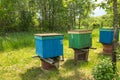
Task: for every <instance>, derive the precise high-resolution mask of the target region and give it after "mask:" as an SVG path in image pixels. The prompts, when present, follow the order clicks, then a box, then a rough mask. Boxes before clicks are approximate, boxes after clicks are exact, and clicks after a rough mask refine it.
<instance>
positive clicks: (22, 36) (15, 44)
mask: <svg viewBox="0 0 120 80" xmlns="http://www.w3.org/2000/svg"><path fill="white" fill-rule="evenodd" d="M28 46H29V47H33V46H34V37H33V35H32V33H28V32H21V33H15V34H14V33H10V34H9V35H7V36H6V37H0V50H4V51H6V50H7V51H8V50H9V51H11V50H14V49H20V48H24V47H28Z"/></svg>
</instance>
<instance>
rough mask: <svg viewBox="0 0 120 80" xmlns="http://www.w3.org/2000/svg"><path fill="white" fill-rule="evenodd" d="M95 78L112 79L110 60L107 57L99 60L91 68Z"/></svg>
mask: <svg viewBox="0 0 120 80" xmlns="http://www.w3.org/2000/svg"><path fill="white" fill-rule="evenodd" d="M92 74H93V76H94V79H95V80H112V79H113V78H114V72H113V66H112V62H111V60H110V59H109V58H106V59H103V60H101V61H100V62H99V63H98V64H97V66H95V67H94V68H93V70H92Z"/></svg>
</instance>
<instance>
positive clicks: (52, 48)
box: [35, 33, 63, 58]
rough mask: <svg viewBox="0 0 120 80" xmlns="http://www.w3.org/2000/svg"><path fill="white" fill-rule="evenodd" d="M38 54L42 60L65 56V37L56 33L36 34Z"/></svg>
mask: <svg viewBox="0 0 120 80" xmlns="http://www.w3.org/2000/svg"><path fill="white" fill-rule="evenodd" d="M35 41H36V54H37V55H38V56H40V57H42V58H52V57H57V56H61V55H63V35H62V34H56V33H48V34H35Z"/></svg>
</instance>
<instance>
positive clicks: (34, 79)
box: [20, 67, 43, 80]
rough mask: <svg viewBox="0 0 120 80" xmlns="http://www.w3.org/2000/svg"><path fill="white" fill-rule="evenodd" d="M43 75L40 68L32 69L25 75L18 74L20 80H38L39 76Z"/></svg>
mask: <svg viewBox="0 0 120 80" xmlns="http://www.w3.org/2000/svg"><path fill="white" fill-rule="evenodd" d="M42 73H43V71H42V70H41V68H40V67H32V68H30V69H28V70H27V71H26V72H25V73H23V74H20V77H21V78H22V80H38V79H39V76H40V75H41V74H42Z"/></svg>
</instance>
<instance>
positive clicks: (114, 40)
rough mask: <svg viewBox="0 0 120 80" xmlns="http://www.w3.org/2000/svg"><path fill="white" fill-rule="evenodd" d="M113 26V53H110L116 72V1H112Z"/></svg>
mask: <svg viewBox="0 0 120 80" xmlns="http://www.w3.org/2000/svg"><path fill="white" fill-rule="evenodd" d="M113 12H114V17H113V26H114V36H113V52H112V62H113V70H114V72H116V52H115V48H116V45H117V40H116V38H117V26H118V11H117V0H113Z"/></svg>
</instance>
